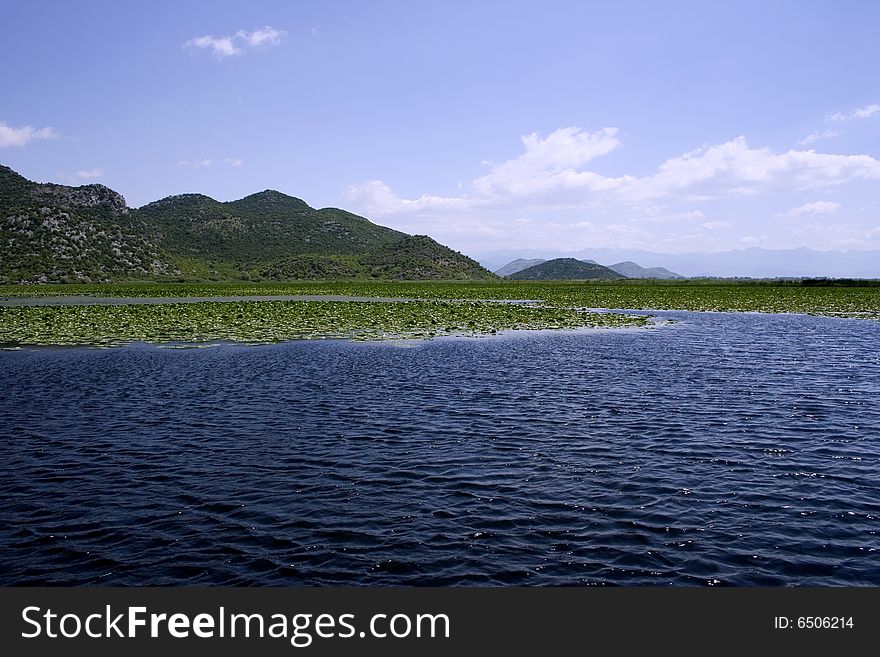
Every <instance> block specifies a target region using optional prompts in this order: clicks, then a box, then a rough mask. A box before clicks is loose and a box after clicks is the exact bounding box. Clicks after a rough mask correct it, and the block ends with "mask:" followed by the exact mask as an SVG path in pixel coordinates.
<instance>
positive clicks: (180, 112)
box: [0, 0, 880, 254]
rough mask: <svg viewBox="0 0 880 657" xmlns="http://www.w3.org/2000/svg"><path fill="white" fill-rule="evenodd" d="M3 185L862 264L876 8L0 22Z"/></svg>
mask: <svg viewBox="0 0 880 657" xmlns="http://www.w3.org/2000/svg"><path fill="white" fill-rule="evenodd" d="M0 15H2V17H3V20H2V23H0V35H2V38H0V56H2V60H3V61H4V62H6V65H5V66H4V71H3V81H2V85H0V162H2V163H4V164H7V165H9V166H11V167H13V168H14V169H16V170H17V171H19V172H20V173H22V174H23V175H25V176H27V177H28V178H31V179H34V180H40V181H47V180H52V181H56V182H63V183H66V184H85V183H89V182H100V183H103V184H105V185H108V186H110V187H112V188H114V189H116V190H117V191H119V192H121V193H122V194H123V195H124V196H125V197H126V199H127V200H128V202H129V204H131V205H133V206H139V205H142V204H144V203H147V202H149V201H151V200H155V199H157V198H161V197H164V196H168V195H171V194H179V193H184V192H201V193H204V194H208V195H210V196H213V197H214V198H217V199H219V200H230V199H234V198H240V197H242V196H244V195H247V194H249V193H253V192H255V191H259V190H262V189H266V188H274V189H278V190H280V191H283V192H285V193H288V194H291V195H294V196H298V197H300V198H303V199H304V200H305V201H307V202H308V203H309V204H310V205H313V206H315V207H324V206H336V207H344V208H346V209H350V210H353V211H355V212H358V213H360V214H364V215H365V216H368V217H369V218H371V219H373V220H374V221H376V222H378V223H381V224H384V225H388V226H392V227H395V228H399V229H402V230H406V231H407V232H411V233H425V234H429V235H431V236H433V237H434V238H436V239H438V240H440V241H441V242H444V243H446V244H448V245H450V246H452V247H454V248H457V249H460V250H462V251H464V252H466V253H470V254H479V253H483V252H486V251H490V250H493V249H500V248H546V249H553V250H560V249H561V250H572V251H574V250H582V249H585V248H591V247H612V248H613V247H619V248H644V249H650V250H653V251H660V252H668V253H681V252H687V251H714V250H724V249H732V248H743V247H746V246H763V247H767V248H784V247H798V246H807V247H811V248H816V249H838V250H845V249H852V248H859V249H862V248H867V249H880V69H878V66H877V62H878V49H877V45H876V42H877V26H878V25H880V3H877V2H870V1H863V2H857V1H851V2H831V1H829V2H809V1H799V2H777V1H768V0H764V1H763V2H729V3H707V2H662V3H661V2H614V3H610V2H570V3H569V2H542V3H538V2H530V3H516V2H442V3H441V2H369V1H366V0H365V1H362V2H332V1H327V2H256V1H252V2H247V3H244V2H235V3H233V2H229V3H220V2H185V1H179V2H151V3H131V2H72V1H68V2H40V1H27V2H25V1H21V2H9V1H6V0H0Z"/></svg>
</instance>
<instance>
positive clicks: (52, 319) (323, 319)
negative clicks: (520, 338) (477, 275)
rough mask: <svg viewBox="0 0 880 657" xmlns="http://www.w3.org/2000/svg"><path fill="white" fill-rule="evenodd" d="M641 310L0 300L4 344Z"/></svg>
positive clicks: (478, 322)
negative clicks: (4, 303) (9, 303)
mask: <svg viewBox="0 0 880 657" xmlns="http://www.w3.org/2000/svg"><path fill="white" fill-rule="evenodd" d="M646 323H647V318H646V317H640V316H632V315H620V314H613V313H589V312H582V311H577V310H575V309H571V308H546V307H534V306H527V305H521V304H504V303H491V302H450V301H418V302H405V303H381V302H377V303H357V302H338V301H241V302H226V303H212V302H203V303H189V304H183V303H173V304H162V305H121V306H29V307H14V308H13V307H0V343H2V344H6V345H23V344H29V345H77V344H93V345H116V344H121V343H126V342H178V341H180V342H206V341H214V340H230V341H238V342H249V343H266V342H280V341H284V340H296V339H315V338H346V339H356V340H383V339H392V338H393V339H399V338H432V337H436V336H442V335H471V336H476V335H486V334H492V333H496V332H498V331H504V330H510V329H573V328H582V327H609V328H610V327H621V326H643V325H645V324H646Z"/></svg>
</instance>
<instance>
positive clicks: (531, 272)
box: [507, 258, 626, 281]
mask: <svg viewBox="0 0 880 657" xmlns="http://www.w3.org/2000/svg"><path fill="white" fill-rule="evenodd" d="M507 278H509V279H512V280H515V281H558V280H569V281H587V280H604V281H616V280H620V279H622V278H626V276H623V275H622V274H618V273H617V272H616V271H614V270H612V269H609V268H608V267H603V266H602V265H599V264H596V263H595V262H584V261H583V260H576V259H575V258H555V259H553V260H547V261H544V262H540V263H538V264H536V265H532V266H531V267H526V268H525V269H521V270H519V271H516V272H514V273H512V274H509V275H508V276H507Z"/></svg>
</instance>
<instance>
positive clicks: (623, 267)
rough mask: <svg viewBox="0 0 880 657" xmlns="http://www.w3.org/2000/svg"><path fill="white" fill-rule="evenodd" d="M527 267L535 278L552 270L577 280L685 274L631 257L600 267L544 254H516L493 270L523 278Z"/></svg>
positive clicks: (594, 263)
mask: <svg viewBox="0 0 880 657" xmlns="http://www.w3.org/2000/svg"><path fill="white" fill-rule="evenodd" d="M547 263H553V264H552V265H551V266H550V267H542V265H545V264H547ZM574 263H581V264H587V265H596V266H598V267H600V268H601V269H589V268H583V267H579V266H577V265H575V264H574ZM536 268H537V269H536ZM526 270H528V271H529V272H531V275H530V277H538V278H546V276H544V274H545V273H547V272H554V273H556V274H559V276H557V278H558V279H579V280H587V279H593V278H603V279H607V280H611V279H614V278H657V279H672V278H684V276H682V275H681V274H676V273H675V272H674V271H669V270H668V269H666V268H664V267H651V268H645V267H642V266H640V265H637V264H636V263H634V262H631V261H626V262H618V263H616V264H613V265H608V266H607V267H603V266H602V265H599V263H597V262H596V261H595V260H577V259H576V258H556V259H555V260H544V259H543V258H534V259H532V260H526V259H524V258H517V259H516V260H513V261H512V262H508V263H507V264H506V265H504V266H503V267H501V268H500V269H498V270H496V271H495V273H496V274H498V275H499V276H505V277H507V278H512V279H515V280H516V279H521V278H523V277H522V276H520V275H519V274H520V273H521V272H524V271H526ZM532 270H534V271H532ZM607 270H610V273H611V274H614V273H616V274H619V276H612V275H609V271H607ZM589 274H593V275H589Z"/></svg>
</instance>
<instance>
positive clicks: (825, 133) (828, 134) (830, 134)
mask: <svg viewBox="0 0 880 657" xmlns="http://www.w3.org/2000/svg"><path fill="white" fill-rule="evenodd" d="M839 136H840V133H839V132H837V130H830V129H829V130H817V131H816V132H811V133H810V134H808V135H807V136H806V137H804V138H803V139H801V140H800V141H799V142H798V146H809V145H810V144H815V143H816V142H817V141H822V140H823V139H832V138H834V137H839Z"/></svg>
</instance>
